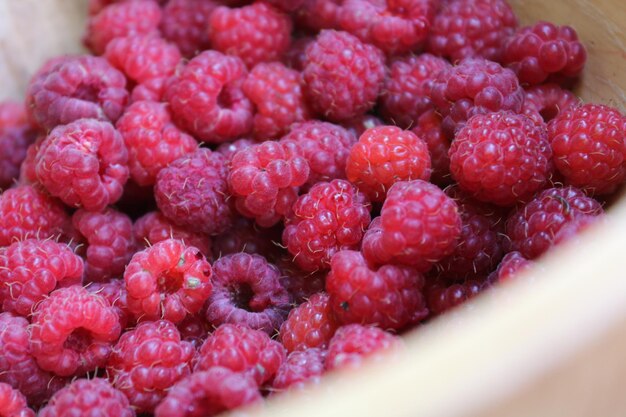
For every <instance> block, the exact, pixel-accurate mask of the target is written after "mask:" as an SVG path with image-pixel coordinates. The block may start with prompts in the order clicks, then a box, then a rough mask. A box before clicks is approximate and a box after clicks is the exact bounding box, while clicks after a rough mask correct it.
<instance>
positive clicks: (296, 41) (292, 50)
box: [283, 0, 315, 71]
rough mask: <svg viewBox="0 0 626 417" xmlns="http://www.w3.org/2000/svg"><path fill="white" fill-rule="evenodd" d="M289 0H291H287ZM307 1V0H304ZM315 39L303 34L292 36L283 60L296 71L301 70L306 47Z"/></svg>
mask: <svg viewBox="0 0 626 417" xmlns="http://www.w3.org/2000/svg"><path fill="white" fill-rule="evenodd" d="M287 1H291V0H287ZM306 1H308V0H306ZM314 41H315V38H314V37H312V36H303V37H301V38H293V39H292V40H291V45H290V46H289V49H288V50H287V52H285V55H284V57H283V62H284V63H285V64H286V65H287V66H288V67H289V68H293V69H295V70H296V71H302V70H303V69H304V62H305V60H306V48H308V47H309V45H310V44H311V43H313V42H314Z"/></svg>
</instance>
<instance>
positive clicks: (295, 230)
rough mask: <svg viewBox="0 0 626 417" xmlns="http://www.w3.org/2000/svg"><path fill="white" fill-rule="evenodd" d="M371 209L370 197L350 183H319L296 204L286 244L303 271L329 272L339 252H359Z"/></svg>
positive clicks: (289, 221)
mask: <svg viewBox="0 0 626 417" xmlns="http://www.w3.org/2000/svg"><path fill="white" fill-rule="evenodd" d="M370 210H371V207H370V204H369V201H368V200H367V197H365V196H364V195H363V194H361V193H359V191H358V190H357V189H356V187H355V186H353V185H352V184H350V183H349V182H348V181H345V180H333V181H332V182H319V183H317V184H315V185H314V186H313V187H312V188H311V190H309V192H308V193H306V194H303V195H302V196H300V198H298V200H297V201H296V202H295V204H294V205H293V207H292V211H291V212H290V213H289V215H288V216H287V218H286V219H285V230H284V232H283V244H284V245H285V246H286V247H287V250H288V251H289V253H291V254H292V255H293V256H294V262H295V263H296V264H297V265H298V266H299V267H300V268H301V269H302V270H304V271H317V270H319V269H328V268H329V267H330V260H331V258H332V257H333V255H334V254H335V253H337V252H338V251H341V250H344V249H358V247H359V244H360V243H361V239H362V238H363V233H364V231H365V229H366V228H367V226H368V225H369V223H370V221H371V217H370Z"/></svg>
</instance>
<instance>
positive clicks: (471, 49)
mask: <svg viewBox="0 0 626 417" xmlns="http://www.w3.org/2000/svg"><path fill="white" fill-rule="evenodd" d="M442 3H443V5H442V6H443V7H442V8H441V10H440V11H439V13H438V14H437V16H436V17H435V19H434V21H433V24H432V26H431V32H430V35H429V38H428V47H427V49H428V51H429V52H431V53H433V54H435V55H440V56H443V57H446V58H448V59H450V61H451V62H456V61H460V60H461V59H464V58H472V57H482V58H486V59H489V60H492V61H499V60H500V59H501V57H502V54H503V49H504V42H505V41H506V39H507V38H508V37H509V36H511V35H513V33H514V32H515V29H516V27H517V17H516V16H515V13H514V12H513V10H512V9H511V6H509V4H508V3H507V2H506V1H505V0H452V1H447V2H442Z"/></svg>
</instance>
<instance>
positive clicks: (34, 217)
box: [0, 185, 69, 246]
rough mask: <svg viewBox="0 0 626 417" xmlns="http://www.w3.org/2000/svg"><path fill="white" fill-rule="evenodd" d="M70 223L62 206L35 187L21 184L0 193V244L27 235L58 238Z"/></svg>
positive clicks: (25, 237) (24, 237)
mask: <svg viewBox="0 0 626 417" xmlns="http://www.w3.org/2000/svg"><path fill="white" fill-rule="evenodd" d="M68 224H69V216H68V215H67V213H66V212H65V210H64V208H63V205H62V204H61V203H60V202H59V201H58V200H56V199H54V198H51V197H50V196H49V195H47V194H44V193H43V192H41V191H39V190H38V189H37V188H35V187H33V186H30V185H22V186H19V187H16V188H11V189H9V190H6V191H5V192H3V193H2V194H0V246H8V245H10V244H11V243H13V242H14V241H16V240H24V239H28V238H37V239H48V238H56V237H59V236H61V235H63V234H64V232H65V231H66V230H67V228H68Z"/></svg>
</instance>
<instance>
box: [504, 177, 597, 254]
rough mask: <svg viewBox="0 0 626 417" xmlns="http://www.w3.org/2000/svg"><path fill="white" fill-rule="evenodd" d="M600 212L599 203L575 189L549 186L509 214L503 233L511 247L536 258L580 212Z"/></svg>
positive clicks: (591, 213) (584, 213)
mask: <svg viewBox="0 0 626 417" xmlns="http://www.w3.org/2000/svg"><path fill="white" fill-rule="evenodd" d="M602 213H603V210H602V206H601V205H600V203H598V202H597V201H596V200H594V199H593V198H591V197H587V196H586V195H585V194H584V193H583V192H582V191H580V190H579V189H577V188H573V187H565V188H549V189H547V190H544V191H543V192H541V193H539V194H538V195H537V196H535V198H534V199H532V200H531V201H530V202H529V203H528V204H526V205H525V206H523V207H521V208H520V209H518V210H517V211H515V212H514V213H512V214H511V215H510V216H509V218H508V220H507V222H506V234H507V235H508V237H509V239H510V240H511V250H515V251H519V252H521V253H522V255H523V256H524V257H526V258H528V259H535V258H537V257H538V256H540V255H542V254H543V253H544V252H545V251H546V250H548V249H549V248H550V246H552V245H553V243H554V238H555V236H556V234H557V233H558V232H559V230H560V229H561V228H562V227H563V226H564V225H565V224H567V223H569V222H571V221H573V220H574V219H576V218H577V217H579V216H581V215H591V216H597V215H600V214H602Z"/></svg>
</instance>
